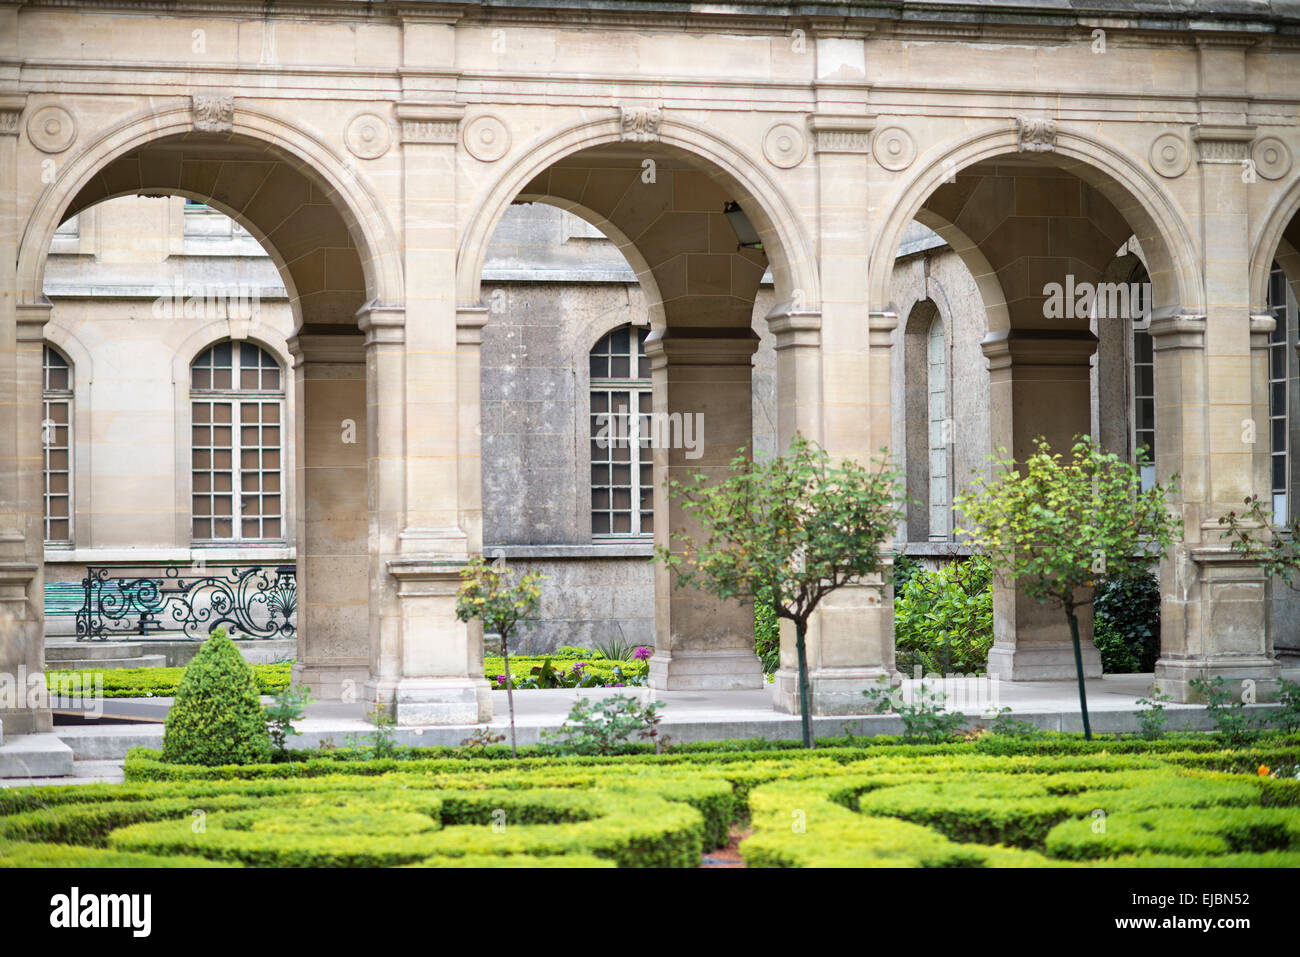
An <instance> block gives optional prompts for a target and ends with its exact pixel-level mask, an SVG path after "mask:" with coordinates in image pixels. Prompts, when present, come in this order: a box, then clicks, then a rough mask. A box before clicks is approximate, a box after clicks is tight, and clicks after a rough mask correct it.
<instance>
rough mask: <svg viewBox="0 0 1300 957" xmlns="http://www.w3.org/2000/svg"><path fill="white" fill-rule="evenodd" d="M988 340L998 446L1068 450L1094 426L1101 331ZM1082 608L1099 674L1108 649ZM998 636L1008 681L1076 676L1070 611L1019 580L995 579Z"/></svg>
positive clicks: (997, 664) (1092, 663) (999, 669)
mask: <svg viewBox="0 0 1300 957" xmlns="http://www.w3.org/2000/svg"><path fill="white" fill-rule="evenodd" d="M981 345H982V347H983V350H984V355H985V356H986V357H987V358H988V363H989V379H990V416H989V418H990V423H991V429H992V446H993V448H994V449H1003V450H1005V451H1007V452H1009V453H1010V454H1011V456H1012V457H1014V458H1015V460H1016V461H1017V462H1023V461H1024V460H1025V459H1026V458H1028V457H1029V456H1030V455H1031V454H1033V451H1034V440H1035V439H1037V438H1038V437H1039V436H1043V437H1045V438H1046V439H1047V441H1048V442H1049V443H1050V444H1051V447H1052V449H1053V450H1054V451H1061V452H1065V453H1067V454H1068V451H1069V449H1070V447H1071V445H1072V444H1073V439H1074V436H1075V435H1085V434H1087V432H1088V430H1089V418H1090V405H1091V403H1090V391H1091V378H1090V360H1091V358H1092V354H1093V352H1094V351H1096V348H1097V337H1096V336H1094V335H1093V334H1092V333H1091V332H1089V331H1088V330H1086V329H1084V330H1069V329H1065V330H1056V329H1010V330H1001V331H998V332H992V333H989V335H988V336H986V337H985V339H984V342H983V343H982V344H981ZM998 454H999V455H1001V454H1002V453H1001V452H999V453H998ZM1077 614H1078V616H1079V638H1080V645H1081V646H1082V652H1083V669H1084V676H1085V677H1089V678H1098V677H1100V676H1101V656H1100V654H1099V653H1098V652H1097V647H1096V646H1095V645H1094V644H1093V643H1092V614H1091V606H1086V607H1084V608H1081V609H1079V611H1078V612H1077ZM993 636H994V637H993V647H992V648H991V649H990V650H989V663H988V671H989V674H991V675H998V676H999V677H1001V678H1003V679H1004V680H1009V681H1043V680H1048V679H1067V678H1074V677H1075V664H1074V646H1073V643H1072V641H1071V638H1070V628H1069V625H1068V624H1067V623H1066V619H1065V613H1064V611H1063V610H1062V609H1061V608H1060V606H1058V605H1057V604H1055V603H1053V602H1046V603H1042V602H1038V601H1036V600H1034V599H1032V598H1030V597H1028V596H1027V595H1025V594H1024V592H1023V591H1022V590H1020V589H1018V588H1016V587H1015V583H1014V582H1009V581H995V582H994V585H993Z"/></svg>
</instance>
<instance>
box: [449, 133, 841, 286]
mask: <svg viewBox="0 0 1300 957" xmlns="http://www.w3.org/2000/svg"><path fill="white" fill-rule="evenodd" d="M620 142H622V123H621V121H620V119H619V116H618V115H617V114H612V115H610V116H608V117H604V118H601V119H594V120H586V121H584V122H581V123H577V124H573V125H570V126H566V127H564V128H562V129H559V130H556V131H552V132H550V133H547V134H543V135H542V136H540V137H538V138H537V139H535V140H534V141H533V142H532V143H530V144H527V146H526V147H525V148H524V149H523V150H522V155H523V157H524V158H523V159H521V160H520V161H518V162H517V163H515V165H513V166H512V167H510V168H509V169H508V170H507V171H506V173H505V174H504V175H502V176H501V177H500V178H498V179H497V180H496V181H495V183H494V184H493V185H492V186H491V188H490V189H489V190H488V191H487V193H486V194H484V195H483V196H482V198H481V199H479V200H478V201H477V202H476V203H475V205H474V207H473V210H472V212H471V214H470V218H469V222H468V225H467V227H466V228H465V230H464V231H463V232H462V234H461V239H460V243H459V246H458V247H457V254H456V298H457V302H458V304H459V305H461V306H463V307H476V306H478V305H479V304H480V302H479V300H480V288H481V284H482V274H483V263H484V260H485V257H486V255H487V247H488V242H489V240H490V238H491V236H492V234H493V232H495V230H496V228H497V226H498V224H499V223H500V221H501V217H502V216H504V215H505V210H506V208H507V207H508V206H510V205H511V203H513V202H516V201H518V200H519V199H520V198H521V194H522V193H523V192H524V189H525V187H526V186H527V185H528V184H529V183H530V182H532V180H533V179H535V178H536V177H538V176H539V175H541V174H542V173H544V172H545V171H546V170H548V169H549V168H550V167H552V166H554V165H556V164H557V163H559V162H561V161H563V160H565V159H566V158H569V157H571V156H574V155H576V154H578V153H581V152H583V151H584V150H589V149H592V148H594V147H599V146H607V145H610V144H618V143H620ZM642 145H643V146H644V147H645V148H646V150H647V152H653V151H654V149H655V148H656V147H659V148H663V147H668V148H669V149H671V150H676V151H678V152H680V153H681V154H683V156H684V158H686V159H687V160H688V161H693V162H692V165H694V166H695V167H696V168H697V169H700V165H699V163H700V161H701V160H703V161H705V163H706V164H707V166H708V168H705V169H700V171H701V172H704V173H705V174H706V175H708V176H710V177H711V178H713V179H715V180H718V181H719V182H720V183H722V184H723V185H724V186H725V188H726V189H727V190H728V191H730V192H732V193H734V195H735V196H736V198H737V199H738V201H740V202H741V203H742V206H743V208H744V209H745V212H746V214H747V215H748V216H749V218H750V220H751V222H752V223H753V224H754V227H755V229H756V230H757V231H758V234H759V236H760V238H761V239H762V241H763V250H764V252H765V253H766V254H767V258H768V262H769V264H770V266H771V269H772V277H773V280H774V284H775V287H776V293H777V301H778V302H781V303H784V302H794V303H795V307H796V308H797V309H798V310H799V311H816V310H818V309H819V308H820V303H821V284H820V280H819V278H818V273H817V260H816V255H815V251H814V249H813V244H812V242H811V239H810V238H809V236H808V235H807V233H806V231H805V230H804V228H803V225H802V219H801V217H800V215H799V213H798V211H797V209H796V208H795V207H794V205H793V204H792V203H790V201H789V200H788V199H787V198H786V196H785V195H784V193H783V192H782V191H781V189H780V188H779V187H778V186H777V184H776V183H775V181H773V180H772V178H771V177H770V176H768V175H767V174H766V173H765V172H763V171H762V170H761V169H760V168H759V167H758V166H757V165H756V164H754V163H753V162H751V161H750V160H749V159H748V158H746V157H745V155H744V154H743V153H742V152H741V151H740V150H738V149H737V148H736V147H734V146H732V145H731V144H730V143H728V142H726V141H725V140H723V139H722V138H721V137H719V136H718V135H717V134H716V133H714V132H713V131H711V130H709V129H707V128H705V127H703V126H699V125H697V124H694V123H689V122H686V121H683V120H680V119H674V118H671V117H668V116H665V117H664V118H663V120H662V122H661V124H660V127H659V138H658V140H657V141H656V142H653V143H645V144H642ZM584 218H585V217H584ZM595 225H597V226H598V228H602V229H603V227H600V226H599V224H595ZM607 235H608V233H607ZM611 238H612V237H611ZM620 248H621V247H620ZM624 255H626V252H625V253H624ZM628 261H629V262H630V263H633V267H634V268H636V264H635V262H634V261H633V260H632V259H631V258H630V257H629V258H628ZM638 275H640V273H639V271H638Z"/></svg>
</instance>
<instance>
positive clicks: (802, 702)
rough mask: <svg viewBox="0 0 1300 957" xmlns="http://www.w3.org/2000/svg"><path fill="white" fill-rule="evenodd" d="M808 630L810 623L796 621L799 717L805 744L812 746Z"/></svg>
mask: <svg viewBox="0 0 1300 957" xmlns="http://www.w3.org/2000/svg"><path fill="white" fill-rule="evenodd" d="M807 631H808V623H807V622H804V621H796V622H795V623H794V633H795V639H794V646H795V650H796V651H798V652H799V718H800V723H801V724H802V726H803V746H804V747H805V748H811V747H812V746H813V733H812V715H811V714H810V713H809V708H808V651H807V649H806V648H805V647H804V635H805V634H806V633H807Z"/></svg>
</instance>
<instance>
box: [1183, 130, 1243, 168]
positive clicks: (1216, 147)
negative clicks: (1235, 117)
mask: <svg viewBox="0 0 1300 957" xmlns="http://www.w3.org/2000/svg"><path fill="white" fill-rule="evenodd" d="M1192 139H1193V140H1194V141H1195V143H1196V161H1197V162H1198V163H1200V164H1202V165H1205V164H1227V165H1230V166H1239V165H1241V163H1242V161H1244V160H1246V159H1249V158H1250V144H1251V143H1252V142H1254V140H1255V127H1253V126H1221V125H1210V124H1206V123H1198V124H1196V125H1195V126H1193V127H1192Z"/></svg>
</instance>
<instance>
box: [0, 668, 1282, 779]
mask: <svg viewBox="0 0 1300 957" xmlns="http://www.w3.org/2000/svg"><path fill="white" fill-rule="evenodd" d="M1284 674H1285V676H1286V677H1288V678H1290V679H1291V680H1293V681H1296V680H1300V669H1295V670H1288V671H1287V672H1285V673H1284ZM1151 679H1152V676H1151V675H1149V674H1148V675H1111V676H1107V677H1104V678H1098V679H1094V680H1091V681H1088V682H1086V688H1087V694H1088V712H1089V716H1090V719H1091V723H1092V729H1093V732H1094V733H1095V734H1114V733H1116V732H1133V731H1137V730H1138V721H1137V712H1138V711H1139V710H1141V707H1142V706H1141V705H1139V704H1138V703H1137V701H1138V699H1139V698H1142V697H1144V696H1145V695H1147V694H1148V693H1149V691H1150V689H1151ZM916 686H917V682H915V681H908V682H906V683H905V685H904V687H905V689H906V692H905V693H908V694H912V693H915V690H916ZM943 690H944V691H946V693H947V694H948V696H949V697H948V700H949V705H950V707H952V708H953V710H960V711H962V712H963V713H964V714H966V715H968V716H969V717H970V718H971V722H972V724H987V722H988V718H987V714H988V713H989V711H990V709H993V710H996V709H997V708H1001V707H1009V708H1010V709H1011V717H1012V718H1014V719H1016V720H1018V721H1026V722H1029V723H1031V724H1033V725H1035V726H1036V727H1039V728H1043V729H1045V730H1051V731H1082V730H1083V725H1082V721H1081V719H1080V716H1079V701H1078V691H1077V688H1076V685H1075V683H1074V682H1073V681H1022V682H1009V681H987V680H982V679H978V680H975V681H973V682H970V681H968V682H964V683H961V682H959V683H955V684H952V685H949V686H946V687H944V688H943ZM629 693H633V694H637V695H639V696H643V697H645V698H646V699H647V700H657V701H661V702H663V708H662V714H663V723H662V724H661V728H662V731H663V733H664V734H666V735H668V736H669V738H670V739H671V740H672V741H674V742H678V743H681V742H687V741H701V740H717V739H722V738H755V737H757V738H767V739H778V738H784V739H790V740H795V739H798V738H799V736H800V723H799V718H798V716H797V715H790V714H778V713H776V712H774V711H773V710H772V705H771V691H770V688H762V689H759V690H755V691H660V692H656V693H654V694H653V695H651V693H650V692H649V690H648V689H645V688H583V689H557V690H547V691H537V690H532V691H517V692H515V716H516V733H517V735H518V740H519V744H520V745H529V744H536V743H537V742H538V741H539V740H541V737H542V732H544V731H551V730H554V729H556V728H558V727H559V726H560V725H561V724H562V723H563V722H564V719H565V718H566V717H567V716H568V713H569V709H570V707H572V705H573V702H574V701H575V700H577V699H578V698H579V697H585V698H589V699H592V700H599V699H603V698H607V697H610V696H612V695H616V694H629ZM263 700H264V701H268V702H269V701H270V699H269V698H264V699H263ZM171 703H172V699H170V698H128V699H122V698H118V699H109V700H107V701H105V702H104V708H105V712H106V714H110V715H115V716H117V717H118V718H119V720H118V721H115V722H113V723H98V722H84V723H73V724H57V725H56V726H55V729H54V730H55V732H56V734H57V735H58V736H59V738H60V739H62V740H63V741H64V742H65V743H66V744H68V745H69V746H70V747H71V748H72V749H73V752H74V754H75V756H76V758H77V760H76V762H75V764H76V770H75V772H74V774H75V777H73V778H71V779H70V778H50V779H37V780H31V779H28V780H22V779H9V780H2V781H0V786H12V785H15V784H23V783H32V784H38V783H39V784H71V783H85V782H89V781H94V780H108V781H112V780H118V781H120V780H121V773H122V772H121V767H122V759H123V758H124V757H125V756H126V752H127V749H128V748H131V747H135V746H137V745H143V746H145V747H154V748H157V747H160V746H161V744H162V732H163V727H162V720H163V718H164V717H165V716H166V713H167V709H168V708H170V707H171ZM864 703H865V702H864ZM1270 707H1272V706H1269V705H1257V706H1253V708H1252V710H1254V709H1260V710H1263V709H1267V708H1270ZM492 708H493V714H494V718H493V720H492V722H491V724H490V725H488V727H490V728H491V729H492V730H493V731H494V732H495V733H501V734H504V733H507V732H508V729H509V719H508V717H507V709H506V693H505V692H504V691H494V692H493V693H492ZM1167 708H1168V716H1169V722H1168V726H1169V729H1170V730H1199V731H1204V730H1210V729H1211V728H1212V727H1213V724H1212V722H1211V721H1210V718H1209V715H1208V714H1206V712H1205V708H1204V707H1202V706H1200V705H1180V704H1169V705H1167ZM367 710H368V706H366V705H363V704H358V703H352V704H345V703H339V702H316V703H314V704H312V705H310V706H309V707H308V709H307V717H306V718H304V719H303V720H302V721H299V722H298V723H297V727H298V730H299V731H300V732H301V735H300V736H298V737H296V738H293V739H291V746H292V747H295V748H310V747H319V746H320V745H322V744H333V745H335V746H338V747H343V746H346V745H348V744H352V743H361V744H364V743H365V740H366V738H367V736H368V735H370V734H372V733H373V732H374V728H373V726H372V725H370V723H369V722H368V721H367V720H366V718H365V712H366V711H367ZM863 710H864V712H865V710H866V709H865V708H864V709H863ZM125 718H133V719H135V720H134V721H130V722H127V721H123V720H120V719H125ZM481 727H483V726H481V725H458V726H430V727H422V728H396V729H394V735H395V737H396V740H397V742H398V743H399V744H403V745H415V746H432V745H459V744H461V743H462V742H463V741H465V739H466V738H468V737H470V735H472V734H474V733H475V731H476V730H478V729H479V728H481ZM813 727H814V732H815V733H816V734H817V735H818V736H821V737H831V736H841V735H843V734H845V733H846V732H848V733H852V734H854V735H860V736H870V735H875V734H898V733H901V731H902V730H903V725H902V721H901V719H899V718H898V717H897V716H895V715H876V714H866V713H863V714H858V715H844V716H822V717H817V718H814V720H813Z"/></svg>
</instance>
